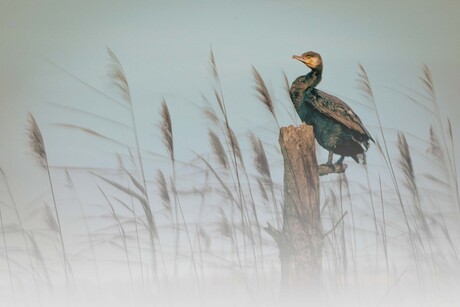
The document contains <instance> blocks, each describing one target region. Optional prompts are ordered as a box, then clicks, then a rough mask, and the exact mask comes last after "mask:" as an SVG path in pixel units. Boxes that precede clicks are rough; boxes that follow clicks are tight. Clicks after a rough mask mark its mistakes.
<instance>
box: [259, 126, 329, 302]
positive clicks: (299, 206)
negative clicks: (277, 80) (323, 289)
mask: <svg viewBox="0 0 460 307" xmlns="http://www.w3.org/2000/svg"><path fill="white" fill-rule="evenodd" d="M279 143H280V146H281V152H282V154H283V159H284V207H283V227H282V230H281V231H279V230H277V229H275V228H274V227H273V226H271V225H268V226H269V227H268V228H267V231H268V232H269V233H270V234H271V235H272V236H273V238H274V239H275V241H276V242H277V244H278V247H279V251H280V259H281V289H282V293H284V294H288V293H291V291H292V290H305V289H311V288H316V286H317V285H319V284H321V268H322V252H323V228H322V223H321V216H320V208H319V195H320V189H319V188H320V187H319V172H318V163H317V161H316V152H315V136H314V134H313V128H312V127H311V126H307V125H305V124H302V125H301V126H300V127H293V126H289V127H287V128H281V131H280V136H279Z"/></svg>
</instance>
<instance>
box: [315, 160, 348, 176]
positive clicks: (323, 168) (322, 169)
mask: <svg viewBox="0 0 460 307" xmlns="http://www.w3.org/2000/svg"><path fill="white" fill-rule="evenodd" d="M346 169H347V165H346V164H344V163H335V164H333V163H324V164H320V165H318V172H319V175H320V176H324V175H327V174H332V173H336V174H340V173H344V172H345V170H346Z"/></svg>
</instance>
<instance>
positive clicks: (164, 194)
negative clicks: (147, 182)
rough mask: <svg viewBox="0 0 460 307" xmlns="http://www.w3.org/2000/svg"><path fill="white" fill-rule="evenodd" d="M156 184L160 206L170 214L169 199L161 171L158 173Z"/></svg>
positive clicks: (166, 185)
mask: <svg viewBox="0 0 460 307" xmlns="http://www.w3.org/2000/svg"><path fill="white" fill-rule="evenodd" d="M156 183H157V186H158V190H159V193H160V199H161V204H162V205H163V207H164V208H165V209H166V211H168V212H171V209H172V206H171V198H170V197H169V191H168V184H167V182H166V178H165V175H164V174H163V172H162V171H158V173H157V179H156Z"/></svg>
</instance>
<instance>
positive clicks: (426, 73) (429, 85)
mask: <svg viewBox="0 0 460 307" xmlns="http://www.w3.org/2000/svg"><path fill="white" fill-rule="evenodd" d="M420 80H421V81H422V83H423V86H424V87H425V90H426V92H427V93H428V95H430V98H431V100H432V101H434V100H435V92H434V83H433V78H432V77H431V71H430V69H429V68H428V66H427V65H426V64H423V76H422V77H420Z"/></svg>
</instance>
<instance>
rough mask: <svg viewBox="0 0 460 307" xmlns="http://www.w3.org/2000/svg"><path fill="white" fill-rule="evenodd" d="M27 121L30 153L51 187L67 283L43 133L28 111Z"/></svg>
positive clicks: (64, 258)
mask: <svg viewBox="0 0 460 307" xmlns="http://www.w3.org/2000/svg"><path fill="white" fill-rule="evenodd" d="M28 123H29V126H28V136H29V146H30V148H31V151H32V153H33V154H34V155H35V157H36V158H37V160H38V163H39V164H40V166H41V167H42V168H44V169H45V170H46V173H47V175H48V182H49V185H50V188H51V196H52V199H53V205H54V214H55V216H56V223H57V228H58V233H59V238H60V241H61V250H62V258H63V260H64V264H63V265H64V272H65V276H66V281H67V283H68V282H69V272H70V273H71V272H72V269H71V267H70V263H69V261H68V258H67V252H66V248H65V243H64V237H63V235H62V227H61V219H60V217H59V211H58V207H57V202H56V196H55V193H54V186H53V181H52V179H51V172H50V166H49V163H48V157H47V155H46V148H45V142H44V140H43V135H42V133H41V131H40V128H39V127H38V124H37V121H36V120H35V118H34V116H33V115H32V114H31V113H28Z"/></svg>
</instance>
